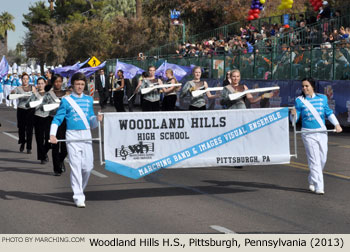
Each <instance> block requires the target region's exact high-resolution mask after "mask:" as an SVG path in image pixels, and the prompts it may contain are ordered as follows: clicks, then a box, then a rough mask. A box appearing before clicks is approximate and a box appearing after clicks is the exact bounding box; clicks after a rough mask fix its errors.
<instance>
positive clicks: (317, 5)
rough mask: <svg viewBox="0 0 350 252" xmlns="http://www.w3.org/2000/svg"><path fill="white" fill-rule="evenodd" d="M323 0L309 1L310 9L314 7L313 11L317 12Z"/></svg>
mask: <svg viewBox="0 0 350 252" xmlns="http://www.w3.org/2000/svg"><path fill="white" fill-rule="evenodd" d="M322 2H323V0H310V3H311V5H312V7H314V11H318V10H319V9H320V7H321V6H322Z"/></svg>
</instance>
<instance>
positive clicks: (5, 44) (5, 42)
mask: <svg viewBox="0 0 350 252" xmlns="http://www.w3.org/2000/svg"><path fill="white" fill-rule="evenodd" d="M4 48H5V55H6V57H7V52H8V51H7V31H5V36H4Z"/></svg>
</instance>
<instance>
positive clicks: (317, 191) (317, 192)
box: [316, 190, 324, 195]
mask: <svg viewBox="0 0 350 252" xmlns="http://www.w3.org/2000/svg"><path fill="white" fill-rule="evenodd" d="M316 194H319V195H323V194H324V191H323V190H316Z"/></svg>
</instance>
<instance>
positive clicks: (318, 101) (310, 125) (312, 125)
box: [295, 94, 333, 129]
mask: <svg viewBox="0 0 350 252" xmlns="http://www.w3.org/2000/svg"><path fill="white" fill-rule="evenodd" d="M305 99H306V100H308V101H309V102H310V103H311V105H313V106H314V107H315V109H316V111H317V112H318V113H319V114H320V117H321V119H322V121H323V123H325V118H326V117H327V118H328V117H329V116H331V115H332V114H333V110H331V109H330V108H329V106H328V99H327V96H325V95H323V94H315V95H314V96H313V97H309V96H306V97H305ZM295 109H296V111H297V118H296V120H297V121H298V120H299V118H300V117H301V123H302V127H303V128H306V129H319V128H320V127H321V125H319V123H318V122H317V121H316V119H315V117H314V116H313V115H312V114H311V112H310V110H309V109H308V108H307V107H306V106H305V105H304V103H303V102H302V101H301V100H300V97H298V98H296V99H295Z"/></svg>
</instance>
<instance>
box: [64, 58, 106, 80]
mask: <svg viewBox="0 0 350 252" xmlns="http://www.w3.org/2000/svg"><path fill="white" fill-rule="evenodd" d="M105 65H106V61H105V62H103V63H102V64H100V65H98V66H96V67H85V68H82V69H79V70H78V71H75V72H74V73H73V74H75V73H83V74H85V76H86V78H89V77H90V76H91V75H93V74H94V73H95V72H96V71H99V70H100V69H102V68H104V67H105ZM73 74H72V75H71V76H69V80H68V85H69V86H70V85H71V82H70V80H71V78H72V76H73Z"/></svg>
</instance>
